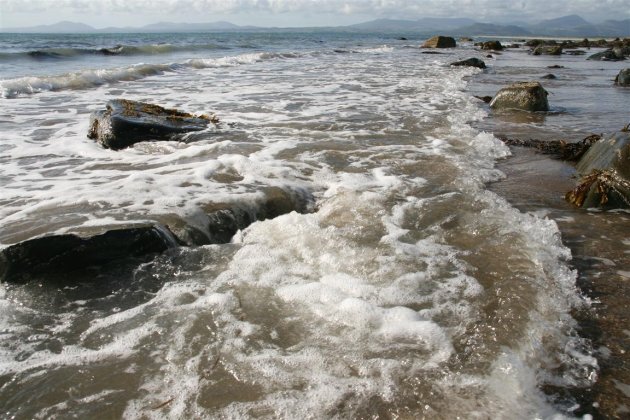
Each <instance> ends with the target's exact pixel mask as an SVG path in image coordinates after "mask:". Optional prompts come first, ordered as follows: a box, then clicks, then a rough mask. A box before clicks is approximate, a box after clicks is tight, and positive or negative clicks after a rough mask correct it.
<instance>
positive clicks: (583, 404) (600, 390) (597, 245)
mask: <svg viewBox="0 0 630 420" xmlns="http://www.w3.org/2000/svg"><path fill="white" fill-rule="evenodd" d="M495 38H502V37H495ZM511 39H514V38H513V37H511ZM518 53H524V51H519V52H518ZM518 53H517V52H512V51H510V52H507V53H506V54H501V55H496V56H495V58H494V59H493V66H492V69H491V70H490V73H493V74H495V75H496V73H501V72H502V71H506V70H507V68H508V67H509V65H510V64H512V63H511V62H510V58H513V57H509V56H510V54H518ZM506 56H507V57H506ZM583 59H584V60H585V58H583ZM555 61H557V62H558V63H562V61H563V60H562V58H557V59H555ZM543 63H544V64H547V63H546V62H543ZM506 64H507V66H508V67H506ZM605 65H606V63H602V67H604V66H605ZM502 66H503V67H502ZM538 70H540V71H549V70H550V69H547V68H546V66H542V67H540V68H539V69H538ZM487 72H488V71H486V74H483V73H481V74H480V75H481V77H480V75H476V76H474V77H473V79H472V80H471V84H470V86H469V89H471V90H472V91H473V92H472V93H474V94H481V95H485V94H490V95H493V93H490V92H489V90H488V88H487V86H483V82H484V80H483V79H484V78H485V79H487ZM506 72H507V71H506ZM534 73H535V72H534ZM513 77H514V81H518V80H536V79H535V78H532V77H528V76H525V77H521V78H519V77H518V76H517V75H513ZM480 79H481V80H480ZM485 81H486V82H487V80H485ZM578 83H579V82H578ZM582 84H584V82H582ZM579 88H580V86H579V85H578V86H577V87H576V89H579ZM610 89H615V87H614V86H612V83H611V86H610ZM550 90H551V91H552V93H553V91H554V90H555V89H553V87H552V88H551V89H550ZM628 94H630V91H629V92H628ZM565 96H566V95H565ZM592 99H593V100H595V98H592ZM554 100H555V98H554V96H550V103H551V104H552V108H553V102H554ZM560 102H561V103H560V105H559V106H560V107H561V108H562V107H565V108H566V107H568V106H569V105H568V104H567V103H563V100H562V99H561V101H560ZM565 102H566V101H565ZM552 111H553V110H552ZM556 112H557V111H556ZM560 113H567V114H570V113H571V111H564V110H563V109H562V110H561V111H560ZM578 113H579V111H578ZM513 118H514V117H510V116H509V115H506V114H496V113H494V114H493V113H492V112H491V113H490V114H489V115H488V117H487V118H486V119H485V120H484V121H482V122H481V123H479V124H476V125H477V126H478V127H477V128H480V129H483V130H486V131H491V132H492V133H493V134H495V135H506V136H517V137H522V138H538V139H543V140H559V139H561V138H562V139H568V140H569V141H579V140H581V139H582V138H583V137H586V136H587V135H588V134H589V131H588V128H587V127H588V125H587V124H588V123H585V124H584V125H583V126H578V127H576V126H574V125H573V126H572V125H570V123H565V124H562V123H561V124H557V123H555V122H554V123H553V124H550V125H547V124H546V121H545V117H544V116H542V117H541V116H536V115H529V116H528V115H519V116H516V118H515V119H513ZM567 119H569V120H570V119H571V118H567ZM623 124H624V121H623V120H620V121H619V122H618V126H617V127H610V129H609V130H608V131H616V130H620V129H621V128H622V127H623ZM593 125H594V126H593V128H592V129H591V130H592V131H591V133H593V132H595V133H596V132H601V131H602V127H601V126H599V127H598V126H596V125H595V124H593ZM510 150H511V152H512V156H510V157H508V158H505V159H502V160H500V161H499V162H498V163H497V168H498V169H499V170H501V171H502V172H503V173H504V174H505V175H506V177H505V178H504V179H503V180H500V181H497V182H495V183H492V184H490V185H489V186H488V188H489V189H490V190H491V191H493V192H495V193H497V194H498V195H500V196H502V197H503V198H505V199H507V200H508V201H509V202H510V204H512V205H513V206H514V207H516V208H517V209H519V210H520V211H522V212H531V213H536V214H538V215H540V216H541V217H548V218H550V219H552V220H554V221H555V222H556V223H557V225H558V227H559V230H560V232H561V235H562V242H563V244H564V245H565V246H566V247H568V248H569V249H570V250H571V254H572V260H571V261H570V262H569V264H570V267H571V269H573V270H576V272H577V280H576V286H577V288H578V290H579V291H580V293H582V294H583V295H584V296H585V297H586V298H587V299H588V300H589V301H590V302H591V305H590V307H589V308H588V309H585V310H575V311H574V312H573V314H572V315H573V317H574V318H575V319H576V321H577V323H578V326H577V333H578V334H579V335H580V337H583V338H585V339H587V340H589V341H590V342H591V346H592V349H593V356H595V357H596V358H597V361H598V364H599V369H600V370H599V372H598V379H597V380H596V381H595V382H594V384H593V386H592V387H589V388H582V387H575V388H574V389H566V388H564V389H562V388H557V387H552V386H546V387H545V389H544V392H545V393H546V394H547V395H549V396H550V397H551V398H552V400H554V401H555V402H556V403H558V404H562V403H563V402H566V401H569V400H570V399H574V400H575V401H577V403H578V404H580V407H579V408H574V410H572V411H571V412H572V414H574V415H578V416H582V415H585V414H590V415H592V416H593V418H624V416H627V415H628V414H629V413H630V407H628V405H627V404H626V402H627V401H628V398H629V397H630V389H629V387H628V385H627V384H630V352H628V351H627V349H630V331H628V329H626V328H624V327H627V326H628V325H630V316H629V315H628V312H627V309H626V308H627V306H626V305H627V299H628V297H630V272H628V271H625V270H626V268H627V266H628V259H629V254H630V241H628V239H627V238H628V237H629V235H630V213H629V212H627V211H624V210H617V211H606V212H602V211H596V210H592V209H591V210H585V209H579V208H575V207H573V206H572V205H570V204H569V203H567V202H566V201H565V199H564V194H565V193H566V192H567V191H569V190H570V189H572V188H573V187H574V186H575V184H576V171H575V165H574V164H571V163H568V162H563V161H560V160H555V159H553V158H552V157H550V156H547V155H543V154H541V153H539V152H537V151H534V150H532V149H526V148H523V147H514V146H511V147H510Z"/></svg>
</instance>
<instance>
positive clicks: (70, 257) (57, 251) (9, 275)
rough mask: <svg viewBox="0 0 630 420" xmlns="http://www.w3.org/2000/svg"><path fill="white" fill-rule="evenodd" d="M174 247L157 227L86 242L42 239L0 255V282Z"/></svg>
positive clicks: (64, 237)
mask: <svg viewBox="0 0 630 420" xmlns="http://www.w3.org/2000/svg"><path fill="white" fill-rule="evenodd" d="M177 245H178V243H177V241H176V240H175V238H174V236H173V235H172V233H171V232H170V231H169V230H168V229H167V228H165V227H163V226H158V225H145V226H140V227H130V228H118V229H114V230H110V231H107V232H105V233H102V234H99V235H94V236H90V237H86V238H84V237H80V236H78V235H74V234H66V235H52V236H44V237H40V238H35V239H30V240H27V241H24V242H20V243H18V244H15V245H11V246H9V247H7V248H5V249H3V250H2V251H0V281H5V282H11V283H26V282H28V281H30V280H32V279H35V278H38V277H43V276H46V275H50V274H53V275H54V274H59V273H71V272H73V271H76V270H80V269H84V268H87V267H91V266H100V265H104V264H108V263H111V262H113V261H116V260H122V259H127V258H133V257H142V256H146V255H150V254H156V253H160V252H163V251H165V250H167V249H169V248H172V247H175V246H177Z"/></svg>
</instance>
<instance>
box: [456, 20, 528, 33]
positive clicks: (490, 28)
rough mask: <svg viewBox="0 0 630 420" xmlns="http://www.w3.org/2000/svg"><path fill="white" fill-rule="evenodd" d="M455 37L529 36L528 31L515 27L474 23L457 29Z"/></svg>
mask: <svg viewBox="0 0 630 420" xmlns="http://www.w3.org/2000/svg"><path fill="white" fill-rule="evenodd" d="M457 35H466V36H473V35H495V36H531V35H533V34H532V33H531V32H530V31H529V30H527V29H525V28H523V27H521V26H516V25H505V26H503V25H494V24H492V23H475V24H472V25H470V26H465V27H463V28H458V29H457Z"/></svg>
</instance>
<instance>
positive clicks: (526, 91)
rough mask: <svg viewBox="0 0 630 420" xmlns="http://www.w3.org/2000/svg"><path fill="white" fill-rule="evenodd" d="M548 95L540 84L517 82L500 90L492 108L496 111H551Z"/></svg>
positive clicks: (491, 103)
mask: <svg viewBox="0 0 630 420" xmlns="http://www.w3.org/2000/svg"><path fill="white" fill-rule="evenodd" d="M547 95H548V93H547V91H546V90H545V89H544V88H543V87H542V86H541V85H540V83H538V82H517V83H514V84H512V85H510V86H507V87H504V88H502V89H501V90H499V92H497V94H496V95H495V96H494V98H493V99H492V102H490V106H491V107H492V108H495V109H520V110H523V111H532V112H535V111H549V103H548V102H547Z"/></svg>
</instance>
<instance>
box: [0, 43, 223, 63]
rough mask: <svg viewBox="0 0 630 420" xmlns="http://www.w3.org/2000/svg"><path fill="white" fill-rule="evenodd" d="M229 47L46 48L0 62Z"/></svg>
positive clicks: (1, 56)
mask: <svg viewBox="0 0 630 420" xmlns="http://www.w3.org/2000/svg"><path fill="white" fill-rule="evenodd" d="M227 49H230V47H228V46H223V45H217V44H198V45H172V44H151V45H139V46H135V45H116V46H114V47H108V48H44V49H38V50H32V51H20V52H12V53H6V52H5V53H0V61H12V60H15V59H33V60H68V59H73V58H77V57H83V56H86V55H105V56H108V55H122V56H133V55H156V54H170V53H173V52H180V51H181V52H185V51H207V50H227Z"/></svg>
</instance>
